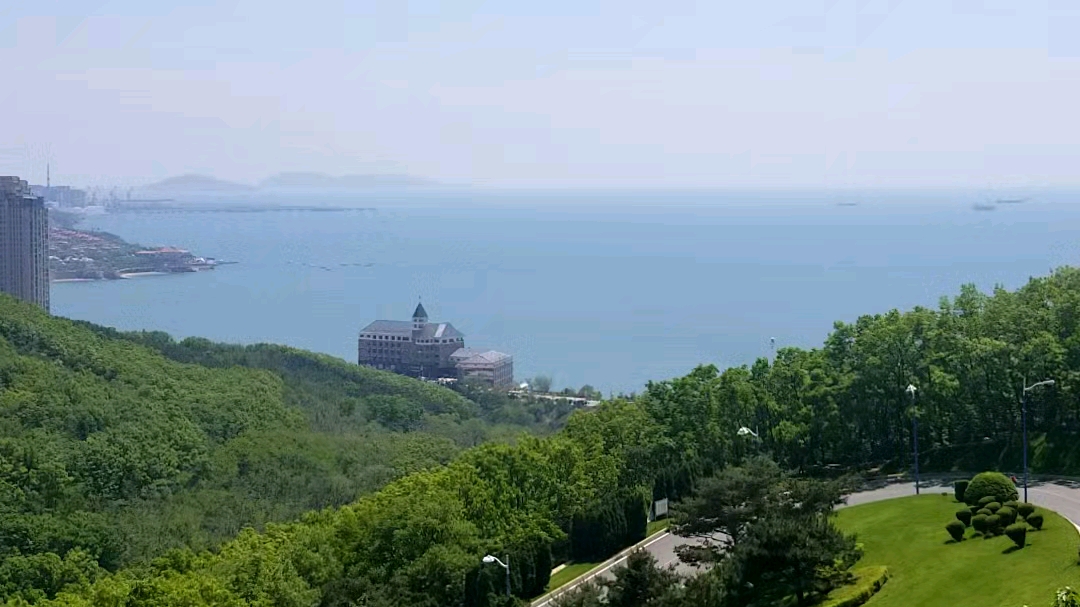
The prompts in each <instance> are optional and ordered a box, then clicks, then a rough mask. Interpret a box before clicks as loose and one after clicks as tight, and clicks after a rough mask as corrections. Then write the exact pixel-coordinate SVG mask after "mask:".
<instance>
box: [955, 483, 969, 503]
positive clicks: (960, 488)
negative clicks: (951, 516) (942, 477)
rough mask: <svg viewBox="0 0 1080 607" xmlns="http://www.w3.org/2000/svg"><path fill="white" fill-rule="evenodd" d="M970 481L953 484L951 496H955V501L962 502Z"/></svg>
mask: <svg viewBox="0 0 1080 607" xmlns="http://www.w3.org/2000/svg"><path fill="white" fill-rule="evenodd" d="M970 482H971V481H956V482H955V483H953V495H955V496H956V501H958V502H962V501H964V493H965V492H966V491H967V487H968V483H970Z"/></svg>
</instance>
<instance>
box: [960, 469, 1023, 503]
mask: <svg viewBox="0 0 1080 607" xmlns="http://www.w3.org/2000/svg"><path fill="white" fill-rule="evenodd" d="M1018 495H1019V494H1018V493H1017V492H1016V485H1014V484H1013V482H1012V481H1011V480H1009V477H1007V476H1005V475H1004V474H1002V473H1000V472H980V473H979V474H976V475H975V478H973V479H971V482H970V483H968V486H967V489H966V490H965V491H964V499H965V500H967V503H969V504H978V503H979V500H981V499H983V498H984V497H992V498H994V499H993V500H991V501H995V502H998V503H1001V502H1007V501H1009V500H1014V499H1016V498H1017V497H1018Z"/></svg>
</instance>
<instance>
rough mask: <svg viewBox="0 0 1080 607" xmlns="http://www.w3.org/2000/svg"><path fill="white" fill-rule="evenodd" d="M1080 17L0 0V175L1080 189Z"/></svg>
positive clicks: (829, 4)
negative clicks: (316, 175) (395, 175)
mask: <svg viewBox="0 0 1080 607" xmlns="http://www.w3.org/2000/svg"><path fill="white" fill-rule="evenodd" d="M1078 111H1080V2H1077V1H1074V0H1056V1H1053V0H1051V1H1049V2H1047V1H1042V2H1038V1H1033V0H1023V1H997V2H993V1H990V0H986V1H978V0H955V1H951V0H880V1H844V0H824V1H823V0H817V1H779V0H767V1H766V0H760V1H754V0H740V1H738V2H728V1H719V0H717V1H712V2H691V1H686V0H654V1H651V2H640V1H636V0H620V1H617V2H615V1H611V2H607V1H605V2H590V1H588V0H543V1H528V0H516V1H502V2H483V1H479V0H461V1H453V2H451V1H447V2H439V1H437V0H425V1H420V2H415V1H405V0H393V1H387V2H382V1H356V2H354V1H350V0H336V1H326V0H304V1H302V2H297V1H290V2H281V1H273V0H221V1H217V0H189V1H183V2H181V1H175V0H124V1H109V2H107V1H102V0H2V2H0V173H17V174H21V175H24V176H26V177H29V178H31V179H32V180H34V181H42V180H43V179H44V162H45V159H46V158H49V159H51V161H52V163H53V167H54V173H53V174H54V176H58V177H59V179H60V180H70V181H73V182H75V183H80V184H86V183H109V182H114V181H121V182H124V181H127V182H131V181H146V180H150V179H154V178H160V177H165V176H169V175H175V174H180V173H186V172H201V173H207V174H212V175H214V176H217V177H220V178H224V179H235V180H240V181H249V182H253V181H256V180H258V179H260V178H263V177H265V176H267V175H269V174H271V173H274V172H277V171H290V170H317V171H324V172H329V173H336V174H342V173H364V172H408V173H412V174H415V175H421V176H428V177H433V178H438V179H452V180H460V181H473V182H477V183H490V184H498V185H526V186H534V185H567V186H570V185H609V184H622V185H656V186H672V185H689V186H707V185H719V186H723V185H731V186H745V185H782V186H803V185H827V186H832V187H842V186H893V185H938V184H960V185H970V186H978V187H986V186H988V185H999V184H1004V183H1013V182H1017V183H1023V184H1043V183H1054V184H1077V183H1080V165H1078V162H1077V160H1078V158H1080V154H1078V152H1080V120H1078V119H1077V113H1078Z"/></svg>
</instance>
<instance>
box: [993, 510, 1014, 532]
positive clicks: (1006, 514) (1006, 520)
mask: <svg viewBox="0 0 1080 607" xmlns="http://www.w3.org/2000/svg"><path fill="white" fill-rule="evenodd" d="M994 514H996V515H998V517H1000V518H1001V524H1002V525H1005V526H1006V527H1008V526H1009V525H1011V524H1013V523H1015V522H1016V510H1013V509H1012V508H1010V507H1008V506H1002V507H1001V508H1000V509H998V511H997V512H995V513H994Z"/></svg>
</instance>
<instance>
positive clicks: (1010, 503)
mask: <svg viewBox="0 0 1080 607" xmlns="http://www.w3.org/2000/svg"><path fill="white" fill-rule="evenodd" d="M1019 505H1020V502H1018V501H1016V500H1009V501H1007V502H1005V503H1004V504H1002V506H1008V507H1010V508H1012V509H1013V510H1016V507H1017V506H1019Z"/></svg>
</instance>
